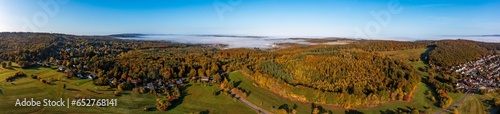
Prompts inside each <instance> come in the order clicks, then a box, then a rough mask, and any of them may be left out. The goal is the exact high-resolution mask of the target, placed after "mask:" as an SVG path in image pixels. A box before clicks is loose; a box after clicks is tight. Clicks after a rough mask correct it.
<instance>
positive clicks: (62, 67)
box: [58, 65, 66, 72]
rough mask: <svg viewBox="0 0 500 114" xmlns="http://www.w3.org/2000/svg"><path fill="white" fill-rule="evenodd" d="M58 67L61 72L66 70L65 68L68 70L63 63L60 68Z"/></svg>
mask: <svg viewBox="0 0 500 114" xmlns="http://www.w3.org/2000/svg"><path fill="white" fill-rule="evenodd" d="M58 69H59V71H61V72H62V71H64V70H66V67H64V66H62V65H61V66H59V68H58Z"/></svg>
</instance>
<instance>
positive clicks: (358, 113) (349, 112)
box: [344, 109, 364, 114]
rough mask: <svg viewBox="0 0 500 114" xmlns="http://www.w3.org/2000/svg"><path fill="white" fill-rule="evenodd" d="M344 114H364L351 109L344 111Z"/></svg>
mask: <svg viewBox="0 0 500 114" xmlns="http://www.w3.org/2000/svg"><path fill="white" fill-rule="evenodd" d="M344 113H346V114H364V113H363V112H360V111H357V110H352V109H349V110H346V111H345V112H344Z"/></svg>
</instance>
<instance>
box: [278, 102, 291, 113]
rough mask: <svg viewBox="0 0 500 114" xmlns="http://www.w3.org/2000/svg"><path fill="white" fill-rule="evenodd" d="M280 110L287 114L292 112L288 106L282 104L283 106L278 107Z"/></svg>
mask: <svg viewBox="0 0 500 114" xmlns="http://www.w3.org/2000/svg"><path fill="white" fill-rule="evenodd" d="M278 109H284V110H286V112H290V108H289V107H288V104H282V105H281V106H279V107H278Z"/></svg>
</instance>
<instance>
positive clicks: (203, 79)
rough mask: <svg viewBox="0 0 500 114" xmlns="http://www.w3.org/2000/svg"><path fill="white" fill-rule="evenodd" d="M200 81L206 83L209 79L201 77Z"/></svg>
mask: <svg viewBox="0 0 500 114" xmlns="http://www.w3.org/2000/svg"><path fill="white" fill-rule="evenodd" d="M201 81H205V82H208V81H210V78H209V77H202V78H201Z"/></svg>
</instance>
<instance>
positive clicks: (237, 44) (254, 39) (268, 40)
mask: <svg viewBox="0 0 500 114" xmlns="http://www.w3.org/2000/svg"><path fill="white" fill-rule="evenodd" d="M118 38H120V39H132V40H158V41H171V42H178V43H188V44H226V45H228V47H227V48H271V47H273V45H274V44H279V43H300V44H310V43H309V42H306V41H304V40H301V39H290V38H302V37H268V36H265V37H263V36H234V35H159V34H149V35H138V36H136V37H127V38H124V37H118ZM312 38H314V37H312ZM316 38H321V37H316ZM371 39H379V40H399V41H416V40H442V39H468V40H475V41H483V42H500V35H487V36H438V37H419V38H416V37H392V38H371ZM340 44H341V43H340Z"/></svg>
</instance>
